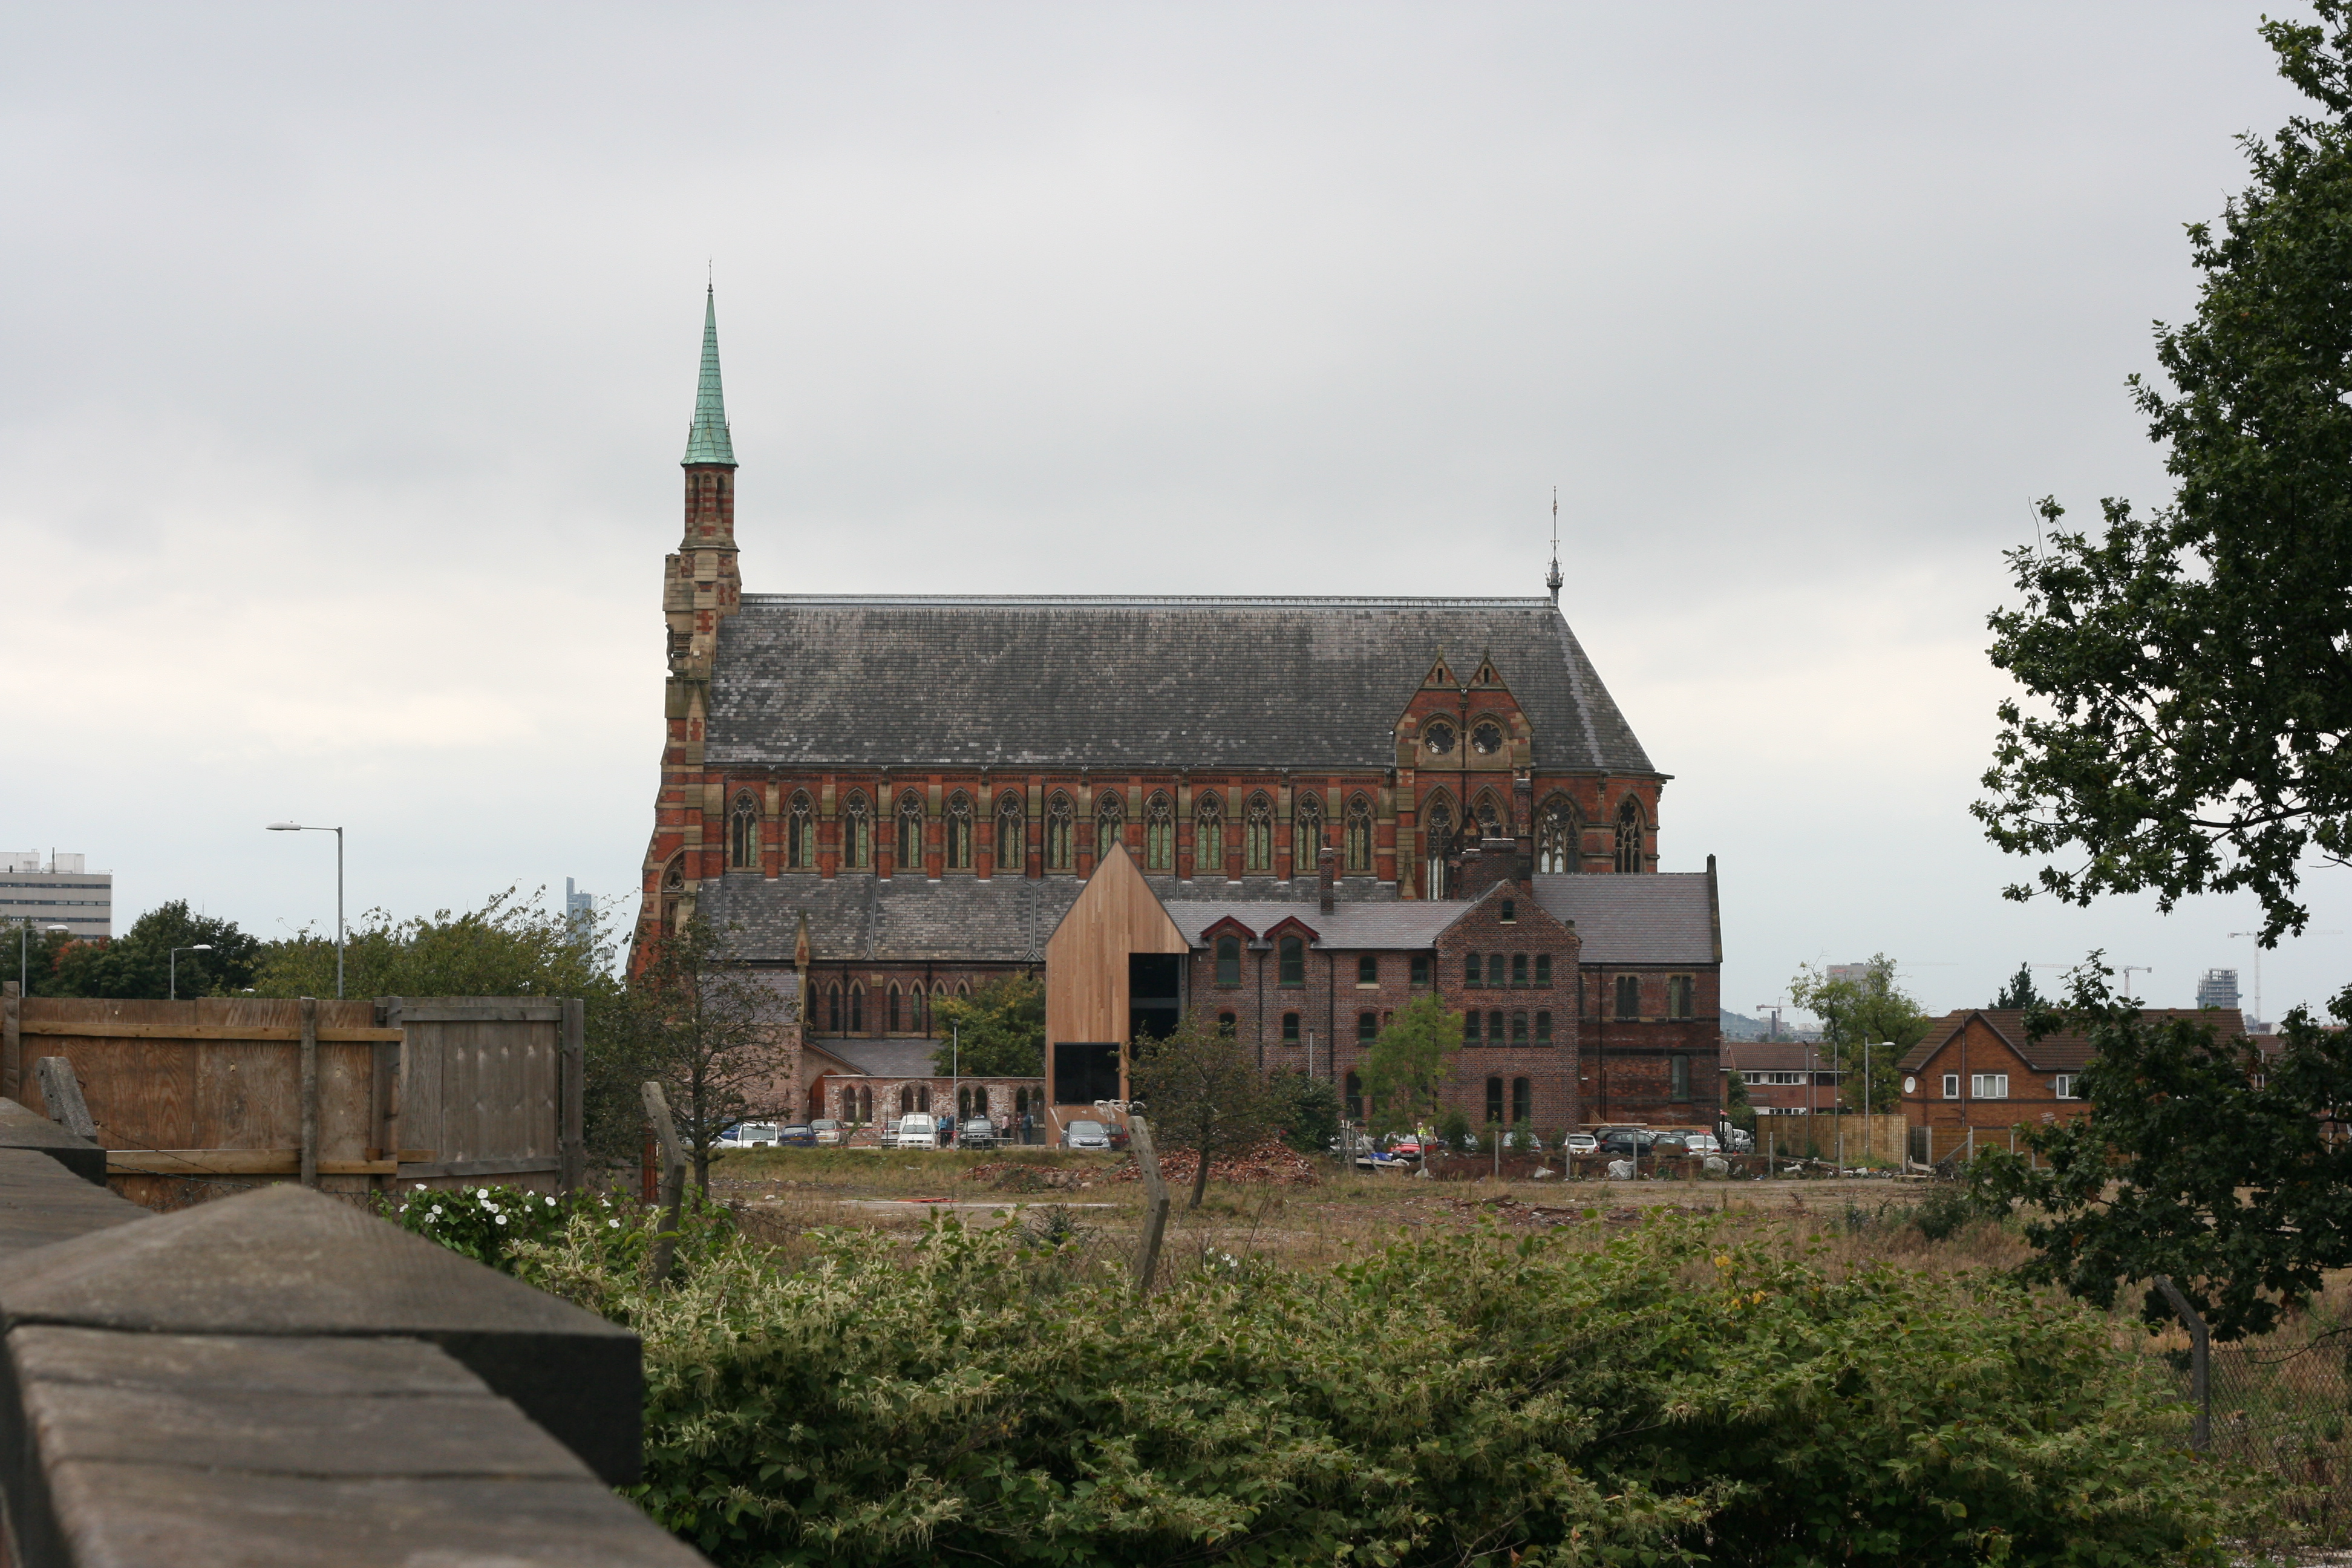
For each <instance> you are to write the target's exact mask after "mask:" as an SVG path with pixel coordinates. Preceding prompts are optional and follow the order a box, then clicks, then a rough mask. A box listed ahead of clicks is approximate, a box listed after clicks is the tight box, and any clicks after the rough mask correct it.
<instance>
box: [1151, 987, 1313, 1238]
mask: <svg viewBox="0 0 2352 1568" xmlns="http://www.w3.org/2000/svg"><path fill="white" fill-rule="evenodd" d="M1134 1053H1135V1054H1134V1059H1133V1062H1132V1064H1131V1066H1130V1068H1129V1075H1128V1087H1129V1091H1130V1092H1131V1093H1132V1094H1133V1095H1134V1097H1135V1098H1136V1099H1137V1100H1140V1101H1141V1102H1142V1104H1143V1109H1144V1114H1145V1117H1146V1119H1147V1121H1149V1123H1150V1128H1151V1132H1152V1137H1153V1139H1154V1140H1155V1141H1156V1142H1160V1143H1162V1144H1164V1145H1166V1146H1167V1147H1168V1148H1171V1149H1190V1150H1192V1151H1195V1152H1198V1153H1199V1154H1200V1156H1201V1158H1200V1161H1199V1163H1198V1164H1197V1165H1196V1166H1195V1168H1194V1172H1193V1176H1192V1201H1191V1202H1190V1203H1188V1204H1186V1205H1185V1207H1187V1208H1199V1207H1200V1206H1201V1198H1202V1194H1205V1193H1206V1192H1207V1191H1208V1186H1209V1162H1210V1161H1211V1160H1212V1159H1213V1158H1214V1157H1215V1156H1216V1155H1218V1154H1221V1153H1232V1152H1236V1151H1239V1150H1243V1149H1252V1148H1255V1147H1256V1146H1257V1145H1258V1144H1259V1143H1261V1142H1265V1139H1266V1138H1267V1136H1268V1135H1270V1134H1271V1133H1273V1132H1275V1131H1278V1130H1279V1129H1280V1128H1281V1126H1282V1124H1283V1120H1284V1114H1283V1113H1284V1111H1285V1110H1286V1109H1287V1107H1286V1105H1285V1103H1284V1101H1283V1100H1281V1099H1279V1098H1278V1097H1277V1096H1276V1092H1275V1085H1274V1084H1273V1083H1272V1082H1271V1081H1270V1080H1268V1079H1267V1078H1266V1075H1265V1072H1264V1071H1262V1070H1261V1069H1260V1068H1259V1067H1258V1065H1257V1062H1256V1061H1255V1058H1254V1057H1253V1055H1252V1053H1251V1052H1250V1050H1249V1048H1248V1047H1245V1046H1244V1045H1243V1044H1242V1043H1241V1042H1240V1041H1239V1040H1236V1039H1234V1037H1232V1036H1231V1035H1229V1034H1227V1033H1225V1032H1224V1031H1223V1029H1216V1028H1210V1029H1203V1028H1202V1027H1201V1026H1199V1025H1198V1024H1197V1023H1195V1022H1194V1021H1193V1020H1192V1019H1191V1018H1185V1019H1183V1020H1181V1021H1180V1022H1179V1023H1178V1024H1177V1026H1176V1027H1175V1028H1174V1030H1172V1031H1171V1033H1170V1034H1169V1035H1168V1036H1167V1037H1166V1038H1164V1039H1158V1040H1154V1039H1150V1038H1148V1037H1139V1038H1138V1039H1137V1040H1136V1042H1135V1046H1134ZM1293 1103H1296V1102H1295V1100H1294V1101H1293Z"/></svg>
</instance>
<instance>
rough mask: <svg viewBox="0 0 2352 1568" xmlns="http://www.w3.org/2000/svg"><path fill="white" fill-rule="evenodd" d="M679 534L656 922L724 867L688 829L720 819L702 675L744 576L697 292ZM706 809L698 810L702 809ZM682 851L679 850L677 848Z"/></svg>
mask: <svg viewBox="0 0 2352 1568" xmlns="http://www.w3.org/2000/svg"><path fill="white" fill-rule="evenodd" d="M679 462H680V466H681V467H682V468H685V470H686V531H685V534H684V536H683V537H682V538H681V539H680V540H679V542H678V546H677V551H676V552H673V553H672V554H670V555H669V556H667V558H665V560H664V561H663V563H662V616H663V618H664V620H666V621H667V623H668V627H669V681H668V686H667V690H666V692H665V694H664V701H663V716H664V719H665V721H666V722H667V736H666V738H665V740H664V743H663V746H662V786H661V806H662V816H663V820H665V821H669V822H676V823H681V824H683V825H684V834H683V837H682V839H681V837H680V836H679V834H678V833H677V831H676V830H675V829H672V830H669V831H668V832H667V834H665V833H664V832H663V831H660V830H657V831H656V834H655V840H654V843H653V845H652V846H651V847H649V849H648V851H647V855H646V878H647V889H646V891H647V894H648V899H647V902H648V905H649V906H651V907H652V908H656V909H658V910H661V914H662V918H663V921H664V923H665V924H667V923H669V922H670V921H674V920H676V919H677V918H678V917H679V916H680V915H682V914H684V913H688V912H691V910H692V909H693V903H694V889H695V886H696V884H697V883H698V882H699V881H700V880H701V879H703V878H706V877H716V876H718V875H719V873H720V872H721V870H723V869H724V867H723V864H722V860H721V856H722V854H723V852H724V849H725V846H724V845H723V844H720V843H719V842H717V841H716V840H714V841H713V842H711V843H709V844H705V843H703V842H702V834H701V832H700V830H699V828H698V826H696V825H697V824H698V823H699V822H701V821H704V820H709V821H710V822H713V823H716V822H719V821H721V820H723V819H724V812H723V810H722V809H720V807H719V806H718V805H715V804H713V803H709V802H705V801H703V800H701V799H699V798H688V797H689V796H694V795H697V792H698V790H699V789H700V788H701V786H700V785H698V784H696V783H694V778H695V776H697V775H698V774H699V773H700V771H701V768H702V756H703V752H702V748H703V727H704V721H705V719H706V718H707V716H708V714H709V708H710V677H711V670H712V668H713V664H714V661H715V658H716V655H717V652H718V647H719V623H720V622H722V621H724V620H725V619H726V618H727V617H728V616H731V615H733V614H735V612H736V611H737V610H739V609H740V608H741V607H742V603H743V580H742V577H741V575H740V573H739V572H738V571H737V570H736V563H735V446H734V442H733V440H732V439H731V438H730V432H729V431H728V428H727V399H726V395H725V394H724V393H723V392H722V391H721V390H720V387H719V304H718V300H717V296H716V294H715V292H714V291H712V290H709V289H706V290H705V292H704V295H703V301H702V376H701V381H700V384H698V386H697V387H696V389H695V395H694V423H693V425H692V426H689V427H688V430H687V436H686V456H685V457H684V458H681V459H680V460H679ZM698 807H702V808H707V809H708V816H707V817H706V816H705V814H704V811H703V810H698V809H697V808H698ZM681 850H682V851H683V853H682V854H681V853H679V852H680V851H681Z"/></svg>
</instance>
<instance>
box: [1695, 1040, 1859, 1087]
mask: <svg viewBox="0 0 2352 1568" xmlns="http://www.w3.org/2000/svg"><path fill="white" fill-rule="evenodd" d="M1808 1053H1811V1054H1810V1057H1809V1056H1808ZM1723 1065H1724V1066H1725V1067H1726V1068H1738V1069H1739V1070H1740V1071H1741V1072H1803V1071H1804V1070H1805V1069H1806V1068H1807V1067H1808V1066H1809V1065H1810V1066H1811V1068H1812V1070H1813V1071H1815V1072H1817V1073H1829V1074H1832V1075H1834V1074H1835V1073H1836V1072H1837V1070H1838V1065H1837V1062H1836V1060H1835V1059H1834V1058H1832V1057H1831V1055H1830V1048H1829V1047H1827V1046H1825V1045H1823V1044H1822V1043H1821V1042H1820V1041H1818V1040H1816V1041H1814V1042H1813V1043H1811V1045H1808V1044H1806V1043H1805V1042H1804V1041H1802V1040H1726V1041H1724V1042H1723ZM1758 1087H1759V1088H1763V1087H1765V1086H1763V1085H1760V1084H1759V1086H1758ZM1779 1087H1781V1088H1790V1087H1794V1088H1797V1089H1802V1088H1803V1087H1804V1085H1802V1084H1796V1085H1793V1086H1790V1085H1780V1086H1779Z"/></svg>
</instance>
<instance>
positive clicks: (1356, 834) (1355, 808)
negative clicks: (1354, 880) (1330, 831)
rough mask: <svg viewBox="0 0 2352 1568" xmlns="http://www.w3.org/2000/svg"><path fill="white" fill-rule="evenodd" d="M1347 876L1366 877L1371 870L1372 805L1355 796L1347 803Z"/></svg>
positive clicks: (1368, 798)
mask: <svg viewBox="0 0 2352 1568" xmlns="http://www.w3.org/2000/svg"><path fill="white" fill-rule="evenodd" d="M1347 852H1348V875H1349V876H1350V877H1368V876H1370V875H1371V870H1372V803H1371V800H1370V797H1368V796H1365V795H1357V796H1356V797H1355V798H1354V799H1352V800H1350V801H1349V802H1348V831H1347Z"/></svg>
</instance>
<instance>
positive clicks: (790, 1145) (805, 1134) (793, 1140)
mask: <svg viewBox="0 0 2352 1568" xmlns="http://www.w3.org/2000/svg"><path fill="white" fill-rule="evenodd" d="M775 1142H776V1147H777V1148H779V1149H814V1148H815V1147H816V1129H815V1128H814V1127H811V1126H810V1125H809V1124H808V1123H807V1122H805V1121H794V1122H791V1123H789V1124H787V1125H785V1126H782V1127H779V1128H777V1129H776V1139H775Z"/></svg>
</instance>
